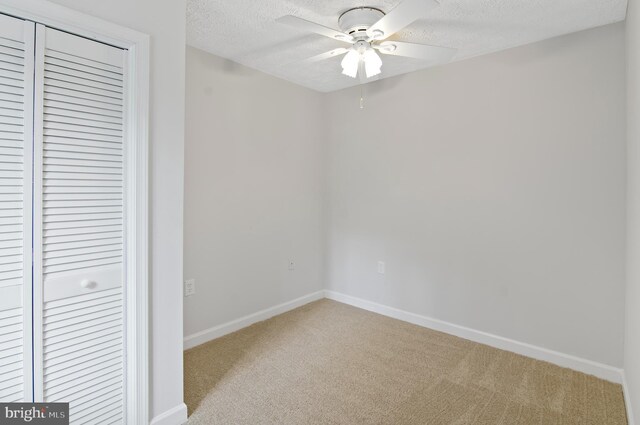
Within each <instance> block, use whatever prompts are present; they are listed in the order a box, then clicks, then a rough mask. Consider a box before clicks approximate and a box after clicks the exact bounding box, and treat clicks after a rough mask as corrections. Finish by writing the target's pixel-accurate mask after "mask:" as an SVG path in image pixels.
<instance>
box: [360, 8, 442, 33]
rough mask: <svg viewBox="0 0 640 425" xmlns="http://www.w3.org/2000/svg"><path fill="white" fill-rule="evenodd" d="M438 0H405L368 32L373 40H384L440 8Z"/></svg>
mask: <svg viewBox="0 0 640 425" xmlns="http://www.w3.org/2000/svg"><path fill="white" fill-rule="evenodd" d="M439 5H440V3H438V2H437V1H436V0H404V1H403V2H401V3H400V4H399V5H398V6H396V8H395V9H393V10H392V11H391V12H389V13H387V14H386V15H385V16H384V17H382V18H381V19H380V20H379V21H378V22H376V23H375V24H373V25H372V26H371V28H369V29H368V30H367V35H368V36H369V37H371V38H372V39H376V40H383V39H385V38H387V37H389V36H391V34H394V33H396V32H398V31H400V30H401V29H403V28H404V27H406V26H407V25H409V24H410V23H412V22H413V21H415V20H418V19H420V18H423V17H425V16H426V14H427V12H428V11H429V10H431V9H433V8H434V7H436V6H439Z"/></svg>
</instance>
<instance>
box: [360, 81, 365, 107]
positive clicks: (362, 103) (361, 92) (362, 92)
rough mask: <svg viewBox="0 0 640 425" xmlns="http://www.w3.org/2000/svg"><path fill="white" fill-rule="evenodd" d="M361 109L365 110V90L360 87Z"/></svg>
mask: <svg viewBox="0 0 640 425" xmlns="http://www.w3.org/2000/svg"><path fill="white" fill-rule="evenodd" d="M360 109H364V89H363V88H362V84H361V85H360Z"/></svg>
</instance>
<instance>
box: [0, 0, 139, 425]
mask: <svg viewBox="0 0 640 425" xmlns="http://www.w3.org/2000/svg"><path fill="white" fill-rule="evenodd" d="M0 12H2V13H4V14H7V15H12V16H15V17H17V18H20V19H25V20H29V21H33V22H36V23H40V24H44V25H46V26H48V27H51V28H55V29H59V30H62V31H66V32H69V33H73V34H76V35H79V36H83V37H86V38H90V39H94V40H96V41H100V42H103V43H107V44H111V45H113V46H116V47H120V48H123V49H126V50H127V51H128V54H127V56H126V58H127V59H126V63H125V67H126V75H127V78H126V81H125V86H126V90H127V94H128V96H127V99H126V103H125V114H124V119H125V122H126V124H125V135H126V137H125V138H126V140H125V143H124V155H125V156H124V158H125V169H124V172H125V195H124V199H125V205H126V209H125V210H126V213H125V220H124V225H125V229H126V231H125V237H126V240H125V252H127V255H126V257H125V276H126V287H125V290H126V295H125V299H126V301H125V305H126V306H127V308H126V341H125V344H126V353H127V354H126V361H125V365H126V371H125V373H126V382H127V384H126V390H125V394H126V403H127V405H126V409H127V411H126V423H129V424H148V423H149V272H148V271H149V248H148V244H149V242H148V241H149V237H148V236H149V235H148V228H149V220H148V202H149V201H148V199H149V182H148V174H149V170H148V156H149V53H150V50H149V49H150V48H149V44H150V41H149V40H150V37H149V35H147V34H144V33H141V32H138V31H134V30H131V29H129V28H126V27H123V26H120V25H117V24H114V23H111V22H108V21H105V20H102V19H99V18H95V17H93V16H90V15H86V14H84V13H81V12H77V11H75V10H73V9H69V8H67V7H64V6H60V5H58V4H55V3H51V2H49V1H44V0H0Z"/></svg>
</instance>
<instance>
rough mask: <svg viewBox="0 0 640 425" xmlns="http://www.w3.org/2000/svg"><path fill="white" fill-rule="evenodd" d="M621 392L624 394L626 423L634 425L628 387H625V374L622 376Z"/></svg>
mask: <svg viewBox="0 0 640 425" xmlns="http://www.w3.org/2000/svg"><path fill="white" fill-rule="evenodd" d="M622 392H623V393H624V404H625V406H627V423H628V424H629V425H636V422H635V418H634V416H633V409H632V407H631V406H632V404H631V395H630V394H629V386H628V385H627V374H626V373H623V374H622Z"/></svg>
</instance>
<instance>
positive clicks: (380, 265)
mask: <svg viewBox="0 0 640 425" xmlns="http://www.w3.org/2000/svg"><path fill="white" fill-rule="evenodd" d="M378 273H380V274H384V261H378Z"/></svg>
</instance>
